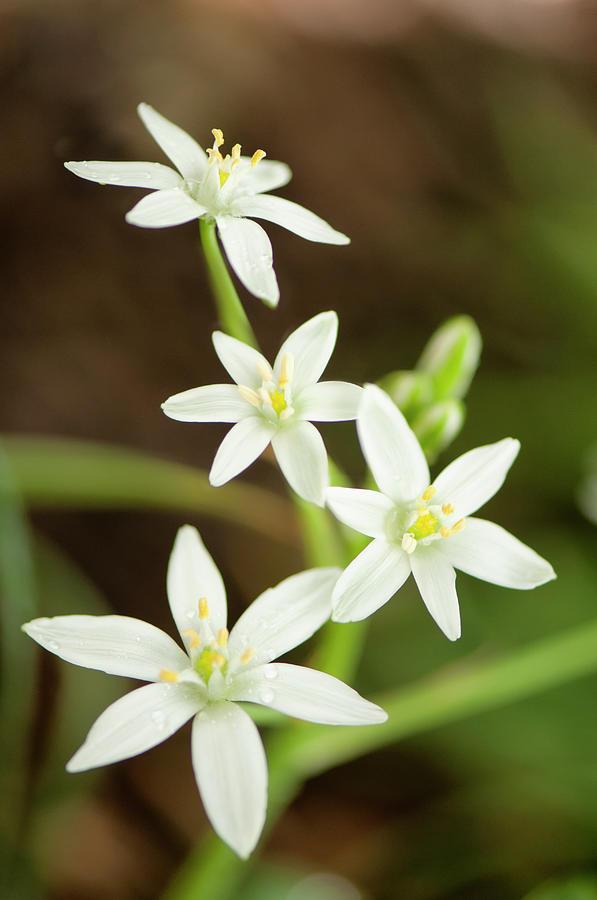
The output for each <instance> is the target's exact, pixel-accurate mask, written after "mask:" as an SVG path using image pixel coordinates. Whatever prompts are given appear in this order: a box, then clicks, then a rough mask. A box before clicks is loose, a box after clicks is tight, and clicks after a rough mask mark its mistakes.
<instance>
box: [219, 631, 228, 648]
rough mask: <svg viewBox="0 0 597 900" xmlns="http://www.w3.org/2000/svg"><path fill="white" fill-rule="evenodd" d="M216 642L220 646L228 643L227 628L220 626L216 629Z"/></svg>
mask: <svg viewBox="0 0 597 900" xmlns="http://www.w3.org/2000/svg"><path fill="white" fill-rule="evenodd" d="M218 644H219V646H220V647H225V646H226V645H227V644H228V629H227V628H220V630H219V631H218Z"/></svg>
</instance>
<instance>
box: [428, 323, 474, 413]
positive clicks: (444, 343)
mask: <svg viewBox="0 0 597 900" xmlns="http://www.w3.org/2000/svg"><path fill="white" fill-rule="evenodd" d="M482 343H483V342H482V340H481V335H480V333H479V329H478V328H477V325H476V324H475V321H474V320H473V319H471V317H470V316H454V317H453V318H451V319H447V320H446V321H445V322H444V324H443V325H440V327H439V328H438V329H437V331H436V332H435V334H434V335H433V336H432V337H431V339H430V341H429V342H428V344H427V346H426V347H425V349H424V350H423V353H422V354H421V358H420V359H419V362H418V363H417V371H418V372H426V373H428V374H429V375H430V376H431V378H432V382H433V391H434V399H436V400H445V399H447V398H448V397H464V395H465V394H466V392H467V391H468V389H469V386H470V383H471V381H472V380H473V376H474V374H475V372H476V371H477V366H478V365H479V357H480V355H481V347H482Z"/></svg>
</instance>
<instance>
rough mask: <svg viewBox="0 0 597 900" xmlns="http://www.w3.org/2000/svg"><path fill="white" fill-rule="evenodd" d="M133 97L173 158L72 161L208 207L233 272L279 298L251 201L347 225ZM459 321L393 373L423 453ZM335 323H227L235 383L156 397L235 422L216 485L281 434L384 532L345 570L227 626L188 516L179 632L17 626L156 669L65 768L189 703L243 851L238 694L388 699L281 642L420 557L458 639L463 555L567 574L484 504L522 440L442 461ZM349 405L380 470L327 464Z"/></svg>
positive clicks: (259, 808)
mask: <svg viewBox="0 0 597 900" xmlns="http://www.w3.org/2000/svg"><path fill="white" fill-rule="evenodd" d="M139 115H140V116H141V119H142V120H143V122H144V124H145V125H146V127H147V129H148V130H149V131H150V133H151V134H152V135H153V137H154V138H155V139H156V141H157V142H158V144H159V145H160V146H161V148H162V149H163V150H164V152H165V153H166V155H167V156H168V157H169V159H170V160H171V161H172V162H173V163H174V165H175V166H176V170H174V169H172V168H171V167H169V166H165V165H162V164H160V163H137V162H124V163H114V162H77V163H66V166H67V168H68V169H69V170H70V171H72V172H74V173H75V174H76V175H79V176H80V177H82V178H86V179H88V180H91V181H97V182H100V183H109V184H120V185H123V186H130V187H142V188H147V189H150V190H153V191H154V193H151V194H149V195H148V196H146V197H144V198H143V199H142V200H141V201H140V202H139V203H137V205H136V206H135V207H133V209H132V210H131V211H130V212H129V213H128V215H127V217H126V218H127V221H128V222H130V223H132V224H134V225H140V226H143V227H149V228H157V227H164V226H169V225H178V224H182V223H184V222H188V221H191V220H193V219H209V220H211V221H215V223H216V224H217V229H218V233H219V237H220V240H221V242H222V245H223V247H224V250H225V252H226V254H227V256H228V259H229V262H230V265H231V266H232V268H233V270H234V271H235V272H236V274H237V276H238V277H239V279H240V281H241V282H242V283H243V284H244V285H245V287H246V288H247V289H248V290H249V291H250V292H251V293H253V294H255V295H256V296H257V297H260V298H261V299H263V300H264V301H265V302H266V303H268V304H270V305H272V306H273V305H275V304H276V303H277V301H278V296H279V291H278V286H277V281H276V277H275V274H274V270H273V266H272V251H271V245H270V242H269V239H268V237H267V235H266V233H265V231H264V230H263V229H262V228H261V226H260V225H258V224H257V223H256V222H253V221H251V220H250V218H249V217H254V218H260V219H264V220H267V221H270V222H274V223H277V224H280V225H283V226H284V227H286V228H289V229H290V230H291V231H294V232H295V233H297V234H299V235H300V236H302V237H304V238H307V239H308V240H312V241H322V242H327V243H331V244H334V243H335V244H346V243H348V239H347V238H346V237H345V236H344V235H343V234H340V233H339V232H337V231H334V230H333V229H332V228H331V227H330V226H329V225H327V224H326V223H325V222H323V221H322V220H321V219H319V218H318V217H317V216H315V215H313V213H310V212H308V211H307V210H305V209H303V208H302V207H300V206H298V205H296V204H294V203H291V202H289V201H287V200H283V199H281V198H279V197H276V196H270V195H269V194H268V193H267V192H268V191H271V190H275V189H277V188H280V187H282V186H283V185H285V184H286V183H287V182H288V181H289V180H290V170H289V168H288V167H287V166H286V165H285V164H283V163H279V162H272V161H270V160H267V159H264V157H265V153H264V152H263V151H262V150H257V151H255V153H254V154H253V155H252V156H251V157H245V156H243V155H242V154H241V147H240V145H239V144H235V145H234V146H233V147H232V149H231V151H230V153H229V154H226V155H224V153H223V152H222V147H223V145H224V136H223V134H222V132H221V131H220V130H219V129H213V132H212V134H213V138H214V141H213V146H212V147H210V148H209V149H208V150H207V151H206V152H204V151H203V150H202V149H201V147H200V146H199V145H198V144H197V143H196V142H195V141H194V140H193V138H191V137H190V136H189V135H188V134H186V133H185V132H184V131H182V130H181V129H180V128H178V127H177V126H176V125H174V124H173V123H171V122H169V121H168V120H167V119H165V118H164V117H163V116H161V115H159V113H157V112H156V111H155V110H153V109H152V108H151V107H150V106H147V105H146V104H141V105H140V106H139ZM459 328H460V325H459V324H458V323H457V324H456V325H450V327H449V328H447V329H444V330H443V331H442V332H441V334H440V333H438V336H437V338H436V339H435V340H434V342H432V344H430V345H429V347H428V350H427V351H426V354H425V359H424V360H423V361H422V371H421V372H419V373H414V374H413V373H394V375H396V377H393V378H392V385H393V390H394V391H395V392H398V391H402V392H403V393H404V391H405V390H406V392H407V393H408V394H409V397H410V400H409V402H412V404H414V405H413V409H415V410H416V415H417V418H416V425H417V428H416V430H418V433H419V434H424V435H426V444H427V448H428V449H427V453H428V455H429V456H430V455H433V454H436V453H437V452H439V451H440V450H441V449H443V448H444V447H445V446H446V444H447V443H448V441H449V440H450V439H451V438H453V436H454V435H455V433H456V432H457V431H458V430H459V428H460V427H461V425H462V422H463V413H462V408H461V406H460V405H459V404H460V401H461V397H462V395H463V393H464V392H465V390H466V387H467V386H468V383H469V382H470V379H471V378H472V375H473V373H474V370H475V368H476V364H477V359H478V339H477V338H476V336H475V333H474V332H470V333H469V336H468V337H467V335H464V339H461V338H462V337H463V336H462V334H461V333H460V331H459ZM337 332H338V318H337V315H336V313H335V312H332V311H329V312H322V313H320V314H319V315H316V316H315V317H314V318H312V319H310V320H309V321H307V322H305V323H304V324H303V325H301V326H300V327H299V328H297V329H296V330H295V331H294V332H292V334H290V336H289V337H288V338H286V340H285V341H284V342H283V344H282V346H281V348H280V350H279V352H278V354H277V356H276V358H275V360H274V362H273V365H272V364H270V363H269V362H268V360H267V359H266V358H265V356H263V355H262V354H261V353H260V352H259V350H258V349H256V348H255V347H254V346H250V345H248V344H247V343H244V342H243V341H242V340H239V339H238V337H237V336H234V335H230V334H224V333H223V332H220V331H216V332H214V334H213V335H212V341H213V346H214V349H215V352H216V354H217V356H218V358H219V360H220V362H221V363H222V365H223V366H224V368H225V369H226V370H227V372H228V373H229V375H230V377H231V378H232V381H233V383H232V384H230V383H226V384H216V385H207V386H201V387H196V388H192V389H190V390H186V391H183V392H182V393H178V394H176V395H174V396H173V397H170V398H169V399H168V400H166V401H165V402H164V404H163V410H164V413H165V414H166V415H167V416H169V417H170V418H171V419H175V420H178V421H182V422H193V423H208V422H214V423H215V422H219V423H229V424H231V425H232V428H231V429H230V431H229V432H228V434H227V435H226V437H225V438H224V440H223V441H222V443H221V445H220V447H219V449H218V451H217V453H216V456H215V459H214V462H213V465H212V467H211V471H210V474H209V480H210V482H211V484H212V485H213V486H214V487H217V486H219V485H223V484H225V483H226V482H227V481H229V480H230V479H232V478H234V477H236V476H237V475H239V474H240V473H241V472H243V471H244V470H245V469H246V468H247V467H248V466H249V465H251V463H253V462H254V461H255V460H256V459H257V457H258V456H259V455H260V454H262V453H263V452H264V451H265V450H266V448H267V447H268V446H269V445H270V444H271V447H272V450H273V455H274V456H275V458H276V460H277V463H278V465H279V468H280V469H281V471H282V473H283V475H284V477H285V479H286V480H287V482H288V484H289V485H290V487H291V488H292V490H293V491H294V492H295V493H296V494H298V495H299V496H300V497H301V498H303V499H304V500H306V501H308V502H310V503H313V504H317V505H318V506H320V507H324V506H327V507H328V508H329V510H330V511H331V512H332V513H333V514H334V516H335V517H336V518H337V519H338V520H339V521H340V522H342V523H343V524H344V525H346V526H348V527H349V528H351V529H354V530H355V531H357V532H360V533H361V534H363V535H366V536H367V537H370V538H372V540H371V542H370V543H369V544H368V545H367V546H366V547H365V549H364V550H362V552H361V553H359V554H358V555H357V556H356V558H354V559H353V560H352V561H351V562H350V563H349V564H348V566H347V567H346V568H344V571H342V569H341V568H325V569H324V568H320V569H311V570H309V571H305V572H301V573H299V574H297V575H293V576H291V577H290V578H287V579H285V580H284V581H283V582H282V583H281V584H279V585H278V586H277V587H275V588H271V589H270V590H268V591H266V592H265V593H263V594H262V595H261V596H260V597H258V598H257V599H256V600H255V601H254V602H253V603H252V604H251V605H250V606H249V607H248V608H247V609H246V610H245V612H243V613H242V614H241V616H240V618H239V619H238V621H237V622H236V624H235V625H234V627H233V628H232V629H231V630H230V631H228V623H227V607H226V592H225V589H224V585H223V582H222V578H221V576H220V573H219V572H218V569H217V568H216V566H215V563H214V562H213V560H212V558H211V556H210V555H209V553H208V552H207V550H206V549H205V547H204V545H203V543H202V541H201V538H200V536H199V534H198V532H197V531H196V530H195V529H194V528H192V527H191V526H188V525H187V526H184V527H182V528H181V529H180V530H179V532H178V535H177V538H176V541H175V544H174V549H173V551H172V555H171V558H170V564H169V568H168V577H167V593H168V600H169V603H170V609H171V612H172V615H173V618H174V621H175V623H176V627H177V629H178V631H179V634H180V639H181V641H182V644H183V646H184V650H183V649H182V648H181V646H180V645H179V644H178V643H176V642H175V641H174V640H173V639H172V638H171V637H169V636H168V635H167V634H165V633H164V632H162V631H160V630H159V629H157V628H155V627H154V626H152V625H149V624H147V623H145V622H143V621H140V620H137V619H131V618H128V617H126V616H118V615H112V616H100V617H93V616H57V617H54V618H44V619H35V620H33V621H32V622H29V623H27V624H26V625H24V626H23V628H24V630H25V631H26V632H27V634H28V635H29V636H30V637H32V638H33V639H34V640H35V641H37V642H38V643H39V644H40V645H41V646H43V647H44V648H46V649H47V650H50V651H52V652H53V653H55V654H56V655H57V656H59V657H61V658H62V659H64V660H66V661H68V662H72V663H75V664H77V665H80V666H85V667H87V668H94V669H100V670H102V671H104V672H108V673H110V674H114V675H124V676H127V677H130V678H136V679H139V680H141V681H146V682H149V684H147V685H145V686H143V687H140V688H137V689H136V690H134V691H132V692H131V693H129V694H127V695H126V696H125V697H123V698H122V699H120V700H118V701H117V702H116V703H114V704H112V705H111V706H110V707H109V708H108V709H107V710H106V711H105V712H104V713H103V714H102V715H101V716H100V717H99V719H98V720H97V722H96V723H95V724H94V725H93V727H92V728H91V730H90V732H89V734H88V736H87V739H86V740H85V743H84V744H83V746H82V747H81V748H80V749H79V750H78V751H77V752H76V753H75V755H74V756H73V757H72V759H71V760H70V762H69V763H68V766H67V768H68V769H69V771H72V772H76V771H82V770H85V769H89V768H93V767H95V766H100V765H105V764H107V763H113V762H117V761H118V760H123V759H126V758H129V757H132V756H135V755H136V754H139V753H141V752H143V751H145V750H148V749H150V748H151V747H153V746H155V745H156V744H158V743H160V742H161V741H163V740H165V739H166V738H167V737H168V736H169V735H171V734H173V733H174V732H175V731H176V730H177V729H179V728H180V727H181V726H182V725H184V724H185V723H186V722H187V721H189V720H190V719H192V720H193V727H192V760H193V767H194V771H195V776H196V779H197V784H198V787H199V792H200V794H201V797H202V800H203V803H204V806H205V809H206V812H207V815H208V816H209V819H210V821H211V823H212V825H213V827H214V829H215V831H216V832H217V833H218V834H219V835H220V837H221V838H222V839H223V840H224V841H226V842H227V843H228V844H229V845H230V846H231V847H232V848H233V849H234V850H235V851H236V853H238V854H239V855H240V856H241V857H246V856H248V855H249V854H250V853H251V851H252V850H253V848H254V847H255V844H256V842H257V840H258V838H259V835H260V833H261V830H262V828H263V824H264V821H265V814H266V795H267V767H266V760H265V753H264V749H263V745H262V743H261V739H260V737H259V733H258V731H257V729H256V726H255V724H254V722H253V719H252V718H251V716H250V714H248V713H247V712H246V711H245V709H244V708H243V706H241V705H240V704H248V707H247V708H248V709H249V711H250V710H251V708H252V706H251V705H252V704H259V705H262V706H267V707H270V708H271V709H274V710H277V711H278V712H280V713H284V714H286V715H288V716H291V717H293V718H299V719H304V720H306V721H309V722H318V723H322V724H327V725H346V726H348V725H373V724H380V723H383V722H384V721H385V719H386V718H387V716H386V714H385V712H384V711H383V710H382V709H381V708H380V707H379V706H377V705H375V704H374V703H371V702H369V701H367V700H365V699H363V698H362V697H361V696H360V695H359V694H357V693H356V691H354V690H353V689H352V688H351V687H349V686H348V685H346V684H344V683H343V682H341V681H339V680H338V679H336V678H334V677H332V676H331V675H329V674H326V673H325V672H319V671H316V670H313V669H310V668H305V667H303V666H297V665H291V664H288V663H284V662H276V660H277V659H278V658H279V657H281V656H284V654H286V653H287V652H288V651H289V650H292V649H293V648H295V647H297V646H299V645H300V644H302V643H304V642H305V641H306V640H307V639H308V638H310V637H311V636H312V635H313V634H314V633H315V632H316V631H317V630H318V629H319V628H320V627H321V626H322V625H323V624H324V623H325V622H326V621H328V620H329V619H330V618H331V619H333V620H334V621H336V622H349V621H355V620H359V619H364V618H366V617H367V616H370V615H371V614H372V613H374V612H375V611H376V610H378V609H379V608H380V607H381V606H382V605H383V604H385V603H386V602H387V601H388V600H390V599H391V597H392V596H393V595H394V594H396V592H397V591H399V590H400V588H401V587H402V585H403V584H404V582H405V581H406V580H407V578H408V576H409V575H410V574H411V573H412V574H413V576H414V579H415V581H416V584H417V587H418V589H419V591H420V594H421V597H422V599H423V602H424V603H425V605H426V607H427V609H428V610H429V612H430V614H431V616H432V617H433V619H434V620H435V621H436V623H437V625H438V626H439V627H440V628H441V630H442V631H443V632H444V634H445V635H446V636H447V637H448V638H450V639H451V640H455V639H457V638H458V637H459V636H460V630H461V629H460V613H459V607H458V598H457V594H456V587H455V579H456V575H455V569H460V570H461V571H463V572H465V573H467V574H469V575H473V576H475V577H477V578H481V579H484V580H486V581H490V582H492V583H494V584H498V585H502V586H504V587H510V588H518V589H528V588H534V587H537V586H538V585H541V584H544V583H545V582H547V581H549V580H550V579H551V578H554V577H555V576H554V572H553V569H552V567H551V566H550V564H549V563H548V562H547V561H546V560H544V559H542V558H541V557H540V556H538V554H537V553H535V552H534V551H533V550H531V549H530V548H529V547H527V546H526V545H525V544H523V543H521V542H520V541H519V540H518V539H517V538H515V537H513V536H512V535H511V534H509V533H508V532H507V531H505V530H504V529H503V528H501V527H500V526H498V525H495V524H493V523H491V522H488V521H486V520H484V519H480V518H476V517H475V516H474V515H473V514H474V513H475V512H476V511H477V510H478V509H479V508H480V507H481V506H483V505H484V504H485V503H486V502H487V501H488V500H489V499H490V498H491V497H492V496H493V495H494V494H495V493H496V492H497V491H498V490H499V488H500V487H501V485H502V484H503V482H504V479H505V477H506V474H507V472H508V470H509V468H510V466H511V465H512V463H513V462H514V460H515V458H516V456H517V454H518V451H519V448H520V447H519V443H518V441H516V440H514V439H512V438H505V439H504V440H501V441H498V442H497V443H494V444H489V445H488V446H484V447H478V448H476V449H474V450H471V451H469V452H468V453H465V454H463V455H462V456H460V457H458V458H457V459H456V460H454V461H453V462H452V463H450V464H449V465H448V466H447V468H445V469H444V471H443V472H441V474H439V475H438V476H437V477H436V478H434V479H433V478H431V476H430V473H429V467H428V463H427V458H426V455H425V452H424V450H423V449H422V447H421V444H420V442H419V439H418V438H417V434H415V430H413V429H412V428H411V426H410V425H409V423H408V421H407V419H406V418H405V416H404V415H403V413H402V412H401V411H400V409H399V408H398V406H397V405H396V403H395V402H394V400H393V399H392V398H391V397H390V396H389V394H388V393H386V392H385V391H384V390H382V389H381V388H380V387H378V386H375V385H365V387H360V386H358V385H355V384H351V383H349V382H345V381H320V378H321V376H322V374H323V372H324V370H325V368H326V366H327V364H328V362H329V360H330V357H331V355H332V353H333V350H334V347H335V344H336V339H337ZM471 334H472V335H473V337H472V339H470V335H471ZM454 341H456V343H454ZM475 341H477V345H475ZM455 347H456V353H457V356H458V359H457V364H455V363H454V359H455V357H454V348H455ZM446 372H447V373H448V374H447V375H446ZM442 373H443V374H442ZM442 379H443V380H442ZM386 380H387V379H386ZM432 390H433V391H434V392H435V393H434V395H433V404H432V405H431V406H429V407H428V408H423V407H420V403H419V401H420V397H421V396H422V392H424V391H432ZM415 395H416V397H415ZM430 396H431V394H430ZM415 401H416V402H415ZM417 404H419V405H417ZM346 420H356V428H357V433H358V439H359V442H360V445H361V449H362V452H363V455H364V457H365V460H366V462H367V466H368V468H369V471H370V473H371V476H372V478H373V479H374V481H375V483H376V485H377V487H378V490H373V489H370V488H369V487H368V488H366V489H361V488H352V487H345V486H342V487H339V486H330V484H329V463H328V456H327V452H326V448H325V445H324V443H323V440H322V437H321V435H320V433H319V431H318V430H317V428H316V427H315V426H314V424H313V422H339V421H346Z"/></svg>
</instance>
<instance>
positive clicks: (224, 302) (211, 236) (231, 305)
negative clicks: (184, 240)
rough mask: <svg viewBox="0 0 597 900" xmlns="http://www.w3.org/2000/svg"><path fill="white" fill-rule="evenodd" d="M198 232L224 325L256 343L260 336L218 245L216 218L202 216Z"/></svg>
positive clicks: (240, 337)
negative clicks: (245, 308)
mask: <svg viewBox="0 0 597 900" xmlns="http://www.w3.org/2000/svg"><path fill="white" fill-rule="evenodd" d="M199 234H200V237H201V247H202V248H203V255H204V256H205V262H206V265H207V273H208V275H209V281H210V284H211V288H212V292H213V295H214V298H215V301H216V306H217V308H218V316H219V318H220V322H221V323H222V328H223V329H224V331H226V332H227V334H230V335H232V337H235V338H238V340H239V341H244V342H245V344H250V345H251V346H252V347H256V346H257V339H256V337H255V334H254V332H253V329H252V328H251V323H250V322H249V320H248V318H247V314H246V313H245V310H244V308H243V305H242V303H241V301H240V299H239V296H238V294H237V292H236V288H235V287H234V284H233V283H232V279H231V277H230V272H229V271H228V267H227V265H226V262H225V261H224V257H223V256H222V253H221V251H220V247H219V245H218V236H217V233H216V223H215V220H214V219H210V218H205V217H204V218H201V219H199Z"/></svg>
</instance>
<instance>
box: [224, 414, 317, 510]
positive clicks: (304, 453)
mask: <svg viewBox="0 0 597 900" xmlns="http://www.w3.org/2000/svg"><path fill="white" fill-rule="evenodd" d="M236 427H237V428H238V426H236ZM272 447H273V448H274V453H275V454H276V459H277V460H278V465H279V466H280V468H281V469H282V473H283V475H284V477H285V479H286V481H287V482H288V484H289V485H290V487H291V488H292V489H293V491H296V493H297V494H298V495H299V497H302V498H303V499H304V500H309V501H310V502H311V503H316V504H317V505H318V506H323V505H324V502H325V491H326V488H327V486H328V455H327V453H326V449H325V444H324V443H323V438H322V437H321V435H320V433H319V432H318V430H317V428H316V427H315V425H311V423H310V422H299V421H295V422H291V423H289V424H288V425H286V426H284V427H283V428H279V429H277V430H276V431H275V432H274V434H273V436H272Z"/></svg>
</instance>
